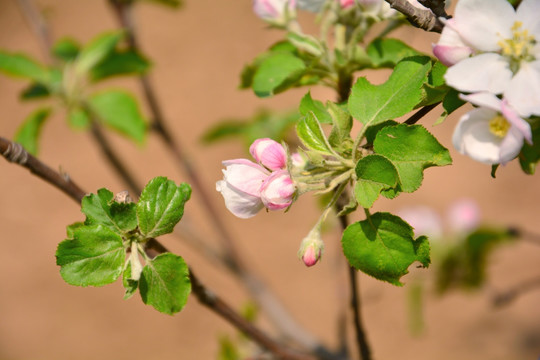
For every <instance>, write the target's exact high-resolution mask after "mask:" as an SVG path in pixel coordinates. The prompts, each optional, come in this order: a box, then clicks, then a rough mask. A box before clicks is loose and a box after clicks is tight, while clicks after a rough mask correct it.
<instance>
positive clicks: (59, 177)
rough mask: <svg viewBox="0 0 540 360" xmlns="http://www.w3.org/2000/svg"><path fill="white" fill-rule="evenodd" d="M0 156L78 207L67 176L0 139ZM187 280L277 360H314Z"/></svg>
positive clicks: (153, 243)
mask: <svg viewBox="0 0 540 360" xmlns="http://www.w3.org/2000/svg"><path fill="white" fill-rule="evenodd" d="M0 153H1V154H2V156H3V157H4V158H5V159H6V160H7V161H9V162H12V163H16V164H18V165H21V166H23V167H25V168H27V169H29V170H30V172H31V173H33V174H35V175H37V176H38V177H40V178H41V179H43V180H45V181H46V182H47V183H49V184H51V185H53V186H55V187H56V188H58V189H60V190H61V191H63V192H64V193H65V194H67V195H68V196H69V197H70V198H72V199H73V200H75V201H76V202H77V203H80V202H81V200H82V198H83V197H84V196H85V194H86V193H85V192H84V191H83V190H82V189H81V188H80V187H79V186H77V185H76V184H75V183H74V182H73V181H72V180H71V179H70V178H69V177H68V176H67V175H65V174H60V173H58V172H56V171H54V170H52V169H51V168H50V167H49V166H47V165H45V164H44V163H42V162H41V161H40V160H38V159H37V158H36V157H34V156H32V155H30V154H28V152H27V151H26V150H24V148H23V147H22V145H20V144H18V143H14V142H12V141H9V140H7V139H5V138H2V137H0ZM147 246H148V248H149V249H153V250H155V251H157V252H159V253H163V252H168V250H167V249H166V248H165V246H163V245H162V244H161V243H160V242H158V241H157V240H155V239H152V240H150V241H149V242H148V243H147ZM190 278H191V282H192V289H193V293H194V294H195V296H196V297H197V299H198V300H199V301H200V302H201V303H202V304H203V305H204V306H206V307H207V308H209V309H210V310H212V311H213V312H215V313H217V314H218V315H220V316H221V317H223V318H224V319H225V320H227V321H228V322H229V323H231V324H232V325H233V326H235V327H236V328H238V329H239V330H240V331H242V332H244V333H245V334H246V335H248V336H249V337H250V338H251V339H253V340H254V341H255V342H256V343H257V344H259V346H261V347H263V348H265V349H267V350H268V351H270V352H271V353H272V354H274V355H275V356H277V357H278V358H279V359H283V360H315V358H314V357H313V356H311V355H307V354H302V353H299V352H296V351H293V350H290V349H288V348H286V347H284V346H282V345H281V344H279V343H277V342H276V341H274V340H273V339H271V338H270V337H269V336H268V335H266V334H265V333H264V332H262V331H261V330H259V329H258V328H257V327H255V326H254V325H253V324H251V323H250V322H248V321H247V320H245V319H244V318H243V317H242V316H240V315H238V314H237V313H236V312H235V311H234V310H233V309H232V308H231V307H230V306H229V305H228V304H227V303H225V302H224V301H223V300H221V299H220V298H219V297H218V296H217V295H215V294H214V293H213V292H212V291H211V290H210V289H208V288H207V287H205V286H204V285H203V284H202V283H201V281H200V280H199V279H198V278H197V277H196V276H195V274H194V273H193V270H192V269H191V268H190Z"/></svg>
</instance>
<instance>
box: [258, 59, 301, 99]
mask: <svg viewBox="0 0 540 360" xmlns="http://www.w3.org/2000/svg"><path fill="white" fill-rule="evenodd" d="M305 69H306V66H305V65H304V62H303V61H302V60H301V59H299V58H298V57H296V56H295V55H293V54H291V53H287V52H276V53H270V54H269V55H268V56H267V57H266V58H264V59H263V60H262V62H261V64H260V65H259V68H258V69H257V71H256V72H255V75H254V76H253V84H252V86H253V91H254V92H255V95H257V96H258V97H267V96H272V95H274V94H277V93H279V92H281V91H283V90H285V89H286V88H287V87H289V86H291V85H292V84H294V82H296V81H297V80H299V79H300V78H301V77H302V75H303V74H304V71H305Z"/></svg>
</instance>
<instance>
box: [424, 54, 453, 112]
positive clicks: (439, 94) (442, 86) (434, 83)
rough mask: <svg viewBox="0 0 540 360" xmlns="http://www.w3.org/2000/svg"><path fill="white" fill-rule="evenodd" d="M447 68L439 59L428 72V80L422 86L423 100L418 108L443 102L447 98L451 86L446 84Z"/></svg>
mask: <svg viewBox="0 0 540 360" xmlns="http://www.w3.org/2000/svg"><path fill="white" fill-rule="evenodd" d="M447 69H448V68H447V67H446V66H444V65H443V64H442V63H441V62H439V61H437V62H435V63H434V64H433V67H432V68H431V71H430V72H429V74H428V79H427V82H426V83H424V85H423V86H422V92H423V94H422V101H420V103H419V104H417V105H416V108H419V107H422V106H427V105H432V104H435V103H438V102H441V101H442V100H443V99H444V98H445V96H446V94H448V91H450V87H448V86H446V82H445V80H444V74H445V73H446V70H447Z"/></svg>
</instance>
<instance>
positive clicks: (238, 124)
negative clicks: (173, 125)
mask: <svg viewBox="0 0 540 360" xmlns="http://www.w3.org/2000/svg"><path fill="white" fill-rule="evenodd" d="M299 117H300V115H299V114H298V112H296V111H293V112H287V113H284V114H281V113H273V112H270V111H267V110H261V111H258V112H257V113H256V114H255V115H254V116H253V117H252V118H250V119H242V120H236V119H231V120H225V121H222V122H220V123H218V124H217V125H215V126H214V127H211V128H210V129H208V130H207V131H206V133H205V134H204V135H203V137H202V140H203V141H204V142H205V143H212V142H215V141H218V140H224V139H227V138H236V137H239V138H241V139H242V140H243V142H244V144H245V146H246V147H249V146H250V145H251V144H252V143H253V141H255V140H256V139H260V138H264V137H269V138H271V139H274V140H276V141H278V142H280V141H281V140H285V139H286V138H287V135H288V134H289V132H290V130H291V128H292V127H293V125H294V124H296V121H297V120H298V118H299Z"/></svg>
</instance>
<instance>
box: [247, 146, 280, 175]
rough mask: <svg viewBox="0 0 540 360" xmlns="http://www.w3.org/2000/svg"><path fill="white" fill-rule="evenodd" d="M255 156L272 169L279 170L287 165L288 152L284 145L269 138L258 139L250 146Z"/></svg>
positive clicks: (252, 154) (250, 150) (251, 152)
mask: <svg viewBox="0 0 540 360" xmlns="http://www.w3.org/2000/svg"><path fill="white" fill-rule="evenodd" d="M249 152H250V154H251V156H253V158H254V159H255V160H256V161H257V162H258V163H260V164H261V165H263V166H264V167H266V168H267V169H270V170H279V169H284V168H286V167H287V153H286V152H285V149H284V148H283V146H282V145H281V144H280V143H278V142H277V141H274V140H272V139H269V138H263V139H257V140H255V141H254V142H253V144H251V146H250V147H249Z"/></svg>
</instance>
